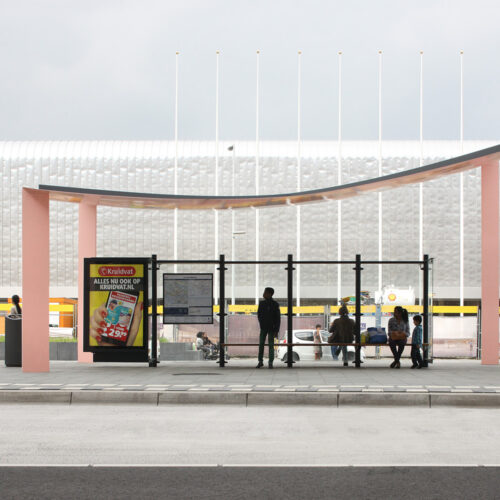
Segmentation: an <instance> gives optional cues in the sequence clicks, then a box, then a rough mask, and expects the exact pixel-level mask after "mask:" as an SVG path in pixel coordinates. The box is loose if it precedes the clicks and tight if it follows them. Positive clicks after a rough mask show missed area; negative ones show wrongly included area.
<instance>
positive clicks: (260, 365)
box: [255, 361, 264, 368]
mask: <svg viewBox="0 0 500 500" xmlns="http://www.w3.org/2000/svg"><path fill="white" fill-rule="evenodd" d="M263 366H264V363H261V362H260V361H259V364H258V365H257V366H256V367H255V368H262V367H263Z"/></svg>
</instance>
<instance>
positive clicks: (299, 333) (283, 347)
mask: <svg viewBox="0 0 500 500" xmlns="http://www.w3.org/2000/svg"><path fill="white" fill-rule="evenodd" d="M314 332H315V330H293V343H294V344H303V346H302V345H299V346H297V345H296V346H294V347H293V351H292V356H293V357H292V359H293V361H301V360H302V361H314V347H313V345H314ZM320 332H321V338H322V340H323V342H324V343H325V344H327V343H328V337H329V336H330V334H329V333H328V332H327V331H326V330H320ZM322 351H323V356H322V358H321V359H326V360H330V361H333V357H332V349H331V346H322ZM277 356H278V358H279V359H281V361H283V362H284V363H286V362H287V358H288V347H287V338H286V337H285V339H283V340H281V341H280V343H279V347H278V354H277ZM339 356H340V358H339V360H340V361H342V353H340V355H339ZM354 356H355V348H354V346H352V347H351V346H348V357H349V361H354ZM363 359H364V353H363V349H361V360H362V361H363Z"/></svg>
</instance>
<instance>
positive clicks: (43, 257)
mask: <svg viewBox="0 0 500 500" xmlns="http://www.w3.org/2000/svg"><path fill="white" fill-rule="evenodd" d="M22 196H23V214H22V224H23V227H22V252H23V253H22V259H23V262H22V274H23V278H22V279H23V290H22V298H23V340H22V349H23V356H22V364H23V372H48V371H49V280H50V260H49V254H50V247H49V193H48V192H46V191H38V190H36V189H28V188H23V195H22Z"/></svg>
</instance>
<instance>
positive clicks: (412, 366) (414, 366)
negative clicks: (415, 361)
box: [410, 365, 418, 368]
mask: <svg viewBox="0 0 500 500" xmlns="http://www.w3.org/2000/svg"><path fill="white" fill-rule="evenodd" d="M410 368H418V365H411V366H410Z"/></svg>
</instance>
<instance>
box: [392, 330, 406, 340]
mask: <svg viewBox="0 0 500 500" xmlns="http://www.w3.org/2000/svg"><path fill="white" fill-rule="evenodd" d="M390 335H391V340H406V333H404V332H391V333H390Z"/></svg>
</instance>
